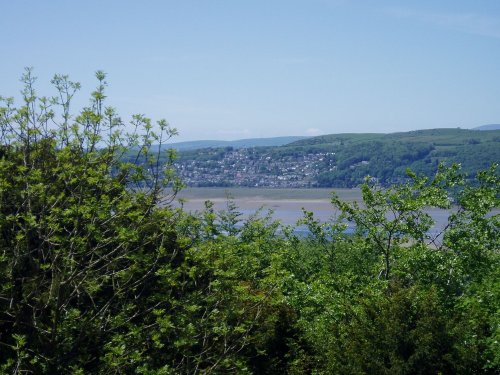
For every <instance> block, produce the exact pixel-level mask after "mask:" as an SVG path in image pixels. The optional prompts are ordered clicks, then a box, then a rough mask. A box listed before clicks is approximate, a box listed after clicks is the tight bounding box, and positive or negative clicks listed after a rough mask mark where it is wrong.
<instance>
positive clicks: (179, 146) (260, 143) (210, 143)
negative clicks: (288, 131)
mask: <svg viewBox="0 0 500 375" xmlns="http://www.w3.org/2000/svg"><path fill="white" fill-rule="evenodd" d="M306 138H308V137H301V136H289V137H273V138H249V139H238V140H235V141H217V140H205V141H190V142H177V143H172V144H168V145H165V147H168V148H174V149H176V150H179V151H183V150H197V149H202V148H209V147H211V148H215V147H233V148H247V147H264V146H282V145H286V144H288V143H292V142H295V141H298V140H302V139H306Z"/></svg>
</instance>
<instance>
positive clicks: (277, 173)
mask: <svg viewBox="0 0 500 375" xmlns="http://www.w3.org/2000/svg"><path fill="white" fill-rule="evenodd" d="M335 168H336V167H335V165H334V153H325V152H318V153H306V152H303V151H294V150H288V151H285V152H282V153H281V154H280V153H276V152H273V153H270V152H263V151H262V150H259V149H256V148H241V149H232V148H227V149H222V150H221V149H203V150H198V151H197V152H196V153H190V154H189V155H188V156H186V155H183V156H181V158H180V159H179V160H177V162H176V169H177V173H178V175H179V177H181V178H182V180H183V182H184V183H185V184H187V185H188V186H193V187H196V186H198V187H203V186H220V187H224V186H245V187H272V188H307V187H315V186H317V176H318V174H319V173H322V172H327V171H334V170H335Z"/></svg>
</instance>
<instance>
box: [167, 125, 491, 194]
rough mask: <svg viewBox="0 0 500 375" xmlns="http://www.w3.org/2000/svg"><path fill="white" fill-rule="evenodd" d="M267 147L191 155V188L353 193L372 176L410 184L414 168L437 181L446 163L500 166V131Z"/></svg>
mask: <svg viewBox="0 0 500 375" xmlns="http://www.w3.org/2000/svg"><path fill="white" fill-rule="evenodd" d="M225 145H226V144H225ZM225 145H224V146H225ZM259 146H260V147H249V146H247V147H246V148H236V147H234V146H233V147H234V148H228V147H219V148H217V147H215V148H214V147H213V148H205V149H197V150H184V151H180V153H179V159H178V161H177V163H176V164H177V166H178V171H179V173H180V176H181V178H182V179H183V180H184V182H185V183H186V184H187V185H188V186H269V187H281V188H288V187H353V186H358V185H359V184H361V183H362V182H363V180H364V178H365V177H366V176H371V177H372V178H373V179H374V180H375V181H378V182H379V183H381V184H383V185H389V184H392V183H397V182H401V181H405V180H406V178H407V176H406V170H407V168H410V169H412V170H413V171H415V172H417V173H418V174H423V175H428V176H431V175H433V174H434V173H435V172H436V169H437V167H438V165H439V163H442V162H443V163H445V164H446V165H451V164H452V163H460V164H461V165H462V169H463V171H464V172H467V173H469V174H470V175H474V174H475V173H476V172H477V171H478V170H481V169H485V168H488V167H489V166H491V164H492V163H500V130H491V131H478V130H471V129H459V128H455V129H450V128H445V129H426V130H416V131H411V132H400V133H389V134H382V133H361V134H354V133H351V134H330V135H322V136H319V137H311V138H305V139H300V140H296V141H295V142H292V143H285V144H283V145H281V146H264V145H263V144H262V143H260V144H259Z"/></svg>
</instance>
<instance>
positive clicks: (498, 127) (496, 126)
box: [472, 124, 500, 130]
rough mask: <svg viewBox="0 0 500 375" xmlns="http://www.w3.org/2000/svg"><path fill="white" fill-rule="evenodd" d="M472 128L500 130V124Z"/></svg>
mask: <svg viewBox="0 0 500 375" xmlns="http://www.w3.org/2000/svg"><path fill="white" fill-rule="evenodd" d="M472 130H500V124H488V125H482V126H478V127H477V128H473V129H472Z"/></svg>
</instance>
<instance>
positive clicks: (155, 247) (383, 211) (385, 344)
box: [0, 69, 500, 374]
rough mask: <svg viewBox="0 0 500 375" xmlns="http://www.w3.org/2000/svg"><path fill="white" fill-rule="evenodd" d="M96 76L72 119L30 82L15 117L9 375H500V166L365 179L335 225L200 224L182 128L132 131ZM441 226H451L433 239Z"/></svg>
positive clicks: (1, 328)
mask: <svg viewBox="0 0 500 375" xmlns="http://www.w3.org/2000/svg"><path fill="white" fill-rule="evenodd" d="M96 77H97V79H98V88H97V90H96V91H94V92H93V93H92V94H91V101H90V105H89V107H87V108H84V109H83V110H82V111H81V112H80V113H79V114H78V115H76V116H74V115H72V114H71V112H70V103H71V98H72V97H73V95H74V94H75V92H76V91H77V90H79V89H80V86H79V85H78V84H77V83H74V82H72V81H70V80H69V79H68V78H67V77H65V76H55V77H54V80H53V83H54V85H55V87H56V90H57V95H58V96H56V97H55V98H44V97H39V96H37V94H36V92H35V89H34V77H33V75H32V71H31V70H29V69H28V70H27V71H26V74H25V75H24V76H23V82H24V85H25V88H24V90H23V92H22V100H23V101H22V105H21V106H20V107H15V106H14V102H13V100H12V99H7V98H4V99H2V100H3V103H4V106H3V107H1V108H0V131H1V133H0V140H1V144H0V372H1V373H13V374H21V373H23V374H27V373H32V374H67V373H74V374H83V373H101V374H111V373H113V374H132V373H138V374H174V373H175V374H178V373H181V374H183V373H186V374H197V373H204V374H209V373H214V374H217V373H242V374H245V373H248V374H250V373H257V374H331V373H333V374H337V373H339V374H343V373H348V374H364V373H369V374H428V373H441V374H476V373H486V374H495V373H498V372H499V371H500V357H499V355H498V353H500V348H499V341H500V329H499V327H500V315H499V311H500V299H499V296H500V283H499V281H498V280H499V279H500V274H499V270H500V254H499V246H498V244H499V243H500V241H499V240H500V238H499V233H500V230H499V229H500V228H499V224H500V222H499V215H498V207H499V199H500V177H499V174H498V169H497V166H496V165H492V166H491V167H490V168H489V169H486V170H482V171H477V173H474V176H472V178H469V177H468V176H467V175H466V174H465V173H464V171H463V170H461V169H460V167H459V166H458V165H453V166H451V167H448V168H446V167H444V166H440V167H439V168H438V170H437V173H436V174H434V175H432V176H428V175H427V174H417V173H413V172H410V171H408V174H407V177H406V178H405V180H404V181H402V183H400V184H395V185H392V186H390V187H388V188H383V187H381V186H380V185H379V184H376V183H375V180H374V179H373V178H367V179H366V180H365V183H364V185H363V186H362V193H363V202H359V203H349V202H342V201H341V200H340V199H339V198H338V197H337V196H335V195H334V196H333V197H332V204H333V206H334V207H335V209H336V216H335V217H334V218H333V219H332V220H331V221H329V222H326V223H325V222H321V221H319V220H318V219H317V218H315V216H314V213H313V212H304V217H303V219H301V220H300V221H299V223H297V225H296V226H290V227H285V226H283V225H281V224H280V223H279V222H277V221H275V220H273V218H272V212H264V211H262V210H260V211H258V212H256V213H255V214H254V215H251V216H250V217H247V218H245V217H243V215H242V214H241V212H239V210H238V207H237V205H236V204H235V202H234V201H233V199H232V197H230V196H228V200H227V206H226V209H224V210H222V211H216V210H215V208H214V204H213V203H212V202H210V201H207V202H206V203H205V208H204V210H202V211H201V212H196V213H188V212H184V211H183V210H182V209H180V208H174V207H173V206H172V205H171V204H170V203H171V202H172V201H173V199H175V196H176V193H177V191H178V189H179V188H180V187H181V182H180V181H179V179H178V178H177V177H176V175H175V173H174V169H173V160H174V157H175V155H174V153H173V152H169V151H165V153H164V151H162V150H163V149H165V147H161V144H162V143H164V141H165V140H167V139H169V138H170V137H171V136H173V135H174V134H175V129H172V128H170V127H169V126H168V124H167V123H166V122H165V121H160V122H158V123H157V125H156V126H153V124H152V123H151V120H149V119H148V118H146V117H144V116H134V117H133V119H132V121H131V124H129V125H128V127H125V125H124V124H123V122H122V121H121V119H120V118H119V117H118V116H117V115H116V113H115V111H114V110H113V109H111V108H109V107H105V106H104V99H105V93H104V89H105V86H106V83H105V75H104V74H103V73H102V72H97V74H96ZM57 108H59V111H57ZM127 129H129V130H130V129H132V130H133V131H132V132H130V133H127V132H126V130H127ZM417 136H419V137H425V134H420V133H419V134H417ZM327 138H328V137H327ZM322 139H323V138H322ZM325 139H326V138H325ZM356 139H357V141H356V142H358V144H364V143H363V142H368V141H373V142H379V141H380V140H379V139H377V136H376V135H364V136H359V137H358V138H356ZM478 139H479V138H478ZM479 140H480V141H481V142H482V140H481V139H479ZM351 141H352V138H349V137H348V136H344V137H341V138H339V139H337V140H336V142H338V145H339V146H341V145H348V144H349V142H351ZM304 142H305V141H304ZM307 142H311V141H310V140H308V141H307ZM321 142H322V140H321ZM158 143H159V144H160V146H158V147H157V146H156V145H157V144H158ZM475 143H476V142H475V141H474V142H469V144H468V146H471V147H472V146H475V145H476V144H475ZM480 144H481V143H480ZM306 146H307V147H321V144H306ZM399 146H401V145H399ZM399 146H397V147H399ZM381 147H382V146H381ZM401 147H402V148H401V149H404V147H403V146H401ZM415 147H416V148H415V149H413V151H415V152H417V153H418V152H419V150H423V149H424V148H420V146H418V147H417V146H415ZM398 149H399V148H398ZM289 151H290V149H289V150H288V151H286V152H285V153H284V154H283V156H284V157H290V158H292V157H294V156H293V153H288V152H289ZM413 151H412V152H413ZM259 152H263V151H262V150H260V151H259V150H254V151H253V154H252V155H250V156H251V157H255V158H258V157H259V155H258V153H259ZM425 152H427V151H425ZM431 152H433V151H431ZM410 154H411V153H410ZM410 154H409V155H410ZM218 155H219V154H218V153H217V152H216V151H214V154H213V156H214V161H216V160H217V158H219V156H218ZM165 161H166V162H165ZM431 208H432V209H439V210H444V211H445V212H447V214H448V216H449V220H448V225H447V226H446V227H445V228H440V230H439V231H437V232H436V231H435V228H433V220H432V217H431V216H430V215H429V213H428V212H429V209H431Z"/></svg>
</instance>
